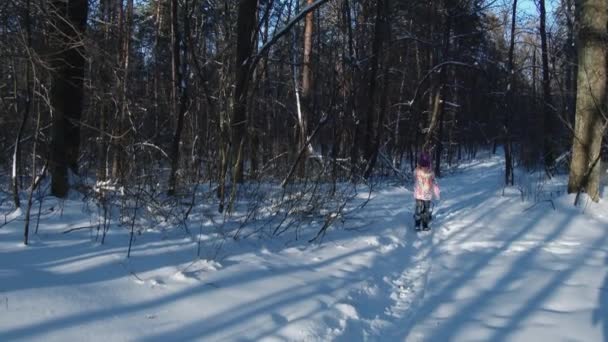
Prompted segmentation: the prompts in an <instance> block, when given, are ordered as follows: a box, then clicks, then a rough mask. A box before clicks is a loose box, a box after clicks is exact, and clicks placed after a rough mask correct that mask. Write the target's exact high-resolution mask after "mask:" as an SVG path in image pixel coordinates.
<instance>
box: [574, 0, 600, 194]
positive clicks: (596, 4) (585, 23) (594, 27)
mask: <svg viewBox="0 0 608 342" xmlns="http://www.w3.org/2000/svg"><path fill="white" fill-rule="evenodd" d="M577 5H578V8H577V15H578V18H577V19H578V20H577V21H578V23H579V25H580V26H579V32H578V86H577V88H578V93H577V98H576V120H575V128H574V131H575V132H574V133H575V135H574V141H573V147H572V162H571V164H570V178H569V180H568V193H574V192H578V191H581V190H582V191H584V192H586V193H587V194H588V195H589V196H590V197H591V199H592V200H593V201H595V202H598V201H599V198H600V193H599V185H600V161H599V158H600V149H601V145H602V137H603V134H604V132H605V129H606V118H605V117H604V116H603V115H604V113H606V109H607V106H606V104H607V103H606V102H607V101H606V80H607V78H606V72H607V70H606V45H605V44H606V43H605V42H606V39H607V31H606V22H607V20H608V8H607V4H606V1H605V0H581V1H580V2H578V3H577Z"/></svg>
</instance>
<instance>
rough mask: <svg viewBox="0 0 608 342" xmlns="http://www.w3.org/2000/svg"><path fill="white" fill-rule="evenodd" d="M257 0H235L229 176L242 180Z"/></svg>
mask: <svg viewBox="0 0 608 342" xmlns="http://www.w3.org/2000/svg"><path fill="white" fill-rule="evenodd" d="M257 5H258V1H257V0H239V7H238V16H237V29H236V34H237V38H236V59H235V65H234V72H235V79H236V83H235V86H234V104H233V114H232V122H231V124H232V137H231V144H232V153H231V155H232V162H233V180H234V181H235V182H237V183H240V182H242V181H243V159H244V158H243V147H244V146H243V145H244V143H245V140H246V134H247V91H248V89H249V81H250V78H251V66H252V58H251V55H252V52H253V42H254V39H255V33H256V19H257Z"/></svg>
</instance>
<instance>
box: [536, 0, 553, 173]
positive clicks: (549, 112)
mask: <svg viewBox="0 0 608 342" xmlns="http://www.w3.org/2000/svg"><path fill="white" fill-rule="evenodd" d="M539 12H540V13H539V14H540V27H539V28H540V42H541V61H542V69H543V81H542V83H543V114H542V115H543V117H542V119H541V122H542V123H543V124H542V125H541V127H540V129H541V132H542V133H541V134H540V135H541V136H542V137H543V142H542V146H543V160H544V162H545V167H546V168H547V170H549V169H550V168H551V167H552V165H553V161H554V158H555V156H554V154H555V152H554V146H553V139H554V136H553V135H554V115H553V100H552V98H551V79H550V74H549V51H548V49H549V48H548V45H547V25H546V21H547V10H546V7H545V0H539Z"/></svg>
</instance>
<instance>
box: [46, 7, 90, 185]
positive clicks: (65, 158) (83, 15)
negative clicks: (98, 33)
mask: <svg viewBox="0 0 608 342" xmlns="http://www.w3.org/2000/svg"><path fill="white" fill-rule="evenodd" d="M50 8H51V11H52V19H51V44H52V46H51V47H52V51H53V52H52V54H51V55H50V59H51V60H50V62H51V63H50V64H51V66H52V67H53V79H52V85H51V106H52V113H53V119H52V124H53V126H52V131H51V143H50V173H51V176H52V183H51V193H52V194H53V195H55V196H57V197H65V196H66V195H67V193H68V190H69V183H68V172H67V171H68V167H69V168H70V169H72V171H73V172H77V171H78V156H79V150H80V119H81V116H82V108H83V96H84V91H83V79H84V65H85V56H84V44H83V43H82V39H83V34H84V32H85V28H86V22H87V15H88V1H87V0H68V1H65V0H53V1H51V2H50Z"/></svg>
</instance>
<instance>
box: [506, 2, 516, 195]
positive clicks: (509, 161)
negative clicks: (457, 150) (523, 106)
mask: <svg viewBox="0 0 608 342" xmlns="http://www.w3.org/2000/svg"><path fill="white" fill-rule="evenodd" d="M516 23H517V0H513V12H512V14H511V40H510V42H509V57H508V66H507V73H508V74H507V77H508V78H509V80H508V82H507V92H506V103H507V110H506V112H505V121H504V127H503V129H504V150H505V185H506V186H509V185H513V184H514V179H513V148H512V144H511V115H513V81H514V79H515V74H514V71H513V69H514V65H513V64H514V63H513V55H514V52H515V24H516Z"/></svg>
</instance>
